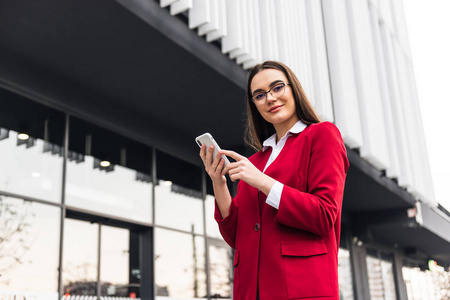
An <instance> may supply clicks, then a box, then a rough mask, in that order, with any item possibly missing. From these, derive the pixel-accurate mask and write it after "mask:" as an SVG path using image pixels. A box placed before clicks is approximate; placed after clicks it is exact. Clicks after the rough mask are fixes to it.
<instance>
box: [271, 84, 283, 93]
mask: <svg viewBox="0 0 450 300" xmlns="http://www.w3.org/2000/svg"><path fill="white" fill-rule="evenodd" d="M283 87H284V84H278V85H276V86H274V87H273V92H274V93H278V92H279V91H281V89H282V88H283Z"/></svg>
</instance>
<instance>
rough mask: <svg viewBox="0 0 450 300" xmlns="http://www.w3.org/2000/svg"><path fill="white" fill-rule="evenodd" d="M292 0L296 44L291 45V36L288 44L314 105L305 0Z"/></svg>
mask: <svg viewBox="0 0 450 300" xmlns="http://www.w3.org/2000/svg"><path fill="white" fill-rule="evenodd" d="M290 2H291V7H290V10H291V22H292V23H291V25H290V27H294V28H295V29H296V30H295V31H294V32H293V33H292V34H294V35H295V38H294V39H293V41H294V44H292V45H289V44H290V41H291V38H288V40H287V41H286V42H287V45H288V47H289V48H290V49H291V53H290V56H291V60H292V63H293V71H294V72H295V74H296V75H297V77H298V78H299V80H300V82H301V84H302V86H303V89H304V91H305V93H306V95H307V97H308V99H309V100H310V101H311V103H312V104H313V105H314V103H315V95H314V87H313V81H312V80H313V75H312V67H311V52H310V47H309V37H308V20H307V11H306V4H305V2H306V1H305V0H290Z"/></svg>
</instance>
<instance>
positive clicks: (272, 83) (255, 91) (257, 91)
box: [252, 79, 284, 95]
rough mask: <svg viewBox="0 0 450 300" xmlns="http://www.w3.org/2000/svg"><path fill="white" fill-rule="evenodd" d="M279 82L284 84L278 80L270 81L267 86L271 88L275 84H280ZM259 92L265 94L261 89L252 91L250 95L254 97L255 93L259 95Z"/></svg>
mask: <svg viewBox="0 0 450 300" xmlns="http://www.w3.org/2000/svg"><path fill="white" fill-rule="evenodd" d="M280 82H284V81H283V80H280V79H278V80H275V81H272V82H271V83H270V84H269V88H272V87H273V86H274V85H275V84H277V83H280ZM259 92H265V91H264V90H263V89H257V90H254V91H253V93H252V95H254V94H256V93H259Z"/></svg>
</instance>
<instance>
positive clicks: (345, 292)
mask: <svg viewBox="0 0 450 300" xmlns="http://www.w3.org/2000/svg"><path fill="white" fill-rule="evenodd" d="M338 263H339V265H338V274H339V294H340V299H341V300H353V299H354V296H353V280H352V268H351V263H350V251H348V250H347V249H344V248H339V252H338Z"/></svg>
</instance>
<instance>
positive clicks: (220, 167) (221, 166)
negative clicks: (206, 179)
mask: <svg viewBox="0 0 450 300" xmlns="http://www.w3.org/2000/svg"><path fill="white" fill-rule="evenodd" d="M224 163H225V161H224V160H223V158H221V159H220V161H219V164H218V165H217V169H216V172H218V171H220V176H223V175H225V174H224V173H223V169H224V167H223V164H224Z"/></svg>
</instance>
